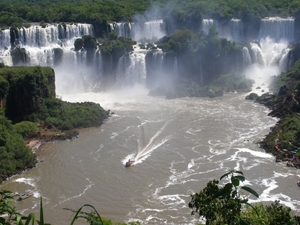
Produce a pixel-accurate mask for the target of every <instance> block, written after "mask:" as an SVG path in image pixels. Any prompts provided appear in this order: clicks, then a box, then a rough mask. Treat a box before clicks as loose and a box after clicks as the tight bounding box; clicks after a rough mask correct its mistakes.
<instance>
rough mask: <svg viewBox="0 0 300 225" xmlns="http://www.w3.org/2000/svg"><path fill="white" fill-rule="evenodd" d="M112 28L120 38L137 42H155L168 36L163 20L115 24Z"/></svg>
mask: <svg viewBox="0 0 300 225" xmlns="http://www.w3.org/2000/svg"><path fill="white" fill-rule="evenodd" d="M111 27H112V28H113V29H114V30H115V31H116V33H117V35H118V36H120V37H126V38H131V39H132V40H135V41H144V40H150V41H151V42H155V41H157V40H158V39H160V38H162V37H163V36H165V35H166V28H165V24H164V22H163V20H153V21H147V22H145V23H127V22H126V23H114V24H112V25H111Z"/></svg>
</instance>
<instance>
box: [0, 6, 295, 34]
mask: <svg viewBox="0 0 300 225" xmlns="http://www.w3.org/2000/svg"><path fill="white" fill-rule="evenodd" d="M135 15H140V16H138V17H134V16H135ZM141 15H143V16H141ZM269 16H280V17H287V16H294V17H297V16H298V17H299V16H300V2H299V1H298V0H289V1H288V0H284V1H282V0H265V1H264V0H247V1H245V0H235V1H226V0H216V1H209V0H197V1H196V0H189V1H180V0H173V1H167V0H155V1H153V0H152V1H150V0H121V1H115V0H110V1H105V0H64V1H52V0H51V1H50V0H3V1H1V3H0V27H1V28H2V29H3V28H6V27H21V26H27V25H29V23H31V22H37V23H41V24H43V23H60V22H69V23H90V24H93V25H94V26H95V30H96V33H97V34H98V35H99V36H102V35H105V34H106V33H107V28H108V27H109V26H108V23H109V22H112V21H116V22H120V21H125V22H134V20H136V19H137V20H139V21H140V20H145V21H146V20H153V19H157V18H165V19H166V20H167V21H169V22H172V23H175V24H176V26H177V28H178V29H182V28H187V29H191V28H192V27H195V26H199V24H201V21H202V19H203V18H213V19H217V20H221V21H228V20H230V19H231V18H240V19H242V20H244V21H252V22H253V23H257V21H258V20H260V19H261V18H264V17H269Z"/></svg>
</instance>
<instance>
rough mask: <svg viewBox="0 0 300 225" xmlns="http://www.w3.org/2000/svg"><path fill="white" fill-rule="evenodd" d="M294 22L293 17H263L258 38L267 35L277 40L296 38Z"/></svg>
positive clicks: (289, 40) (263, 37) (290, 40)
mask: <svg viewBox="0 0 300 225" xmlns="http://www.w3.org/2000/svg"><path fill="white" fill-rule="evenodd" d="M294 24H295V20H294V19H293V18H279V17H270V18H265V19H262V21H261V25H260V30H259V35H258V39H259V40H260V39H265V38H267V37H269V38H271V39H273V40H274V41H275V42H279V41H283V40H284V41H288V42H292V41H293V40H294Z"/></svg>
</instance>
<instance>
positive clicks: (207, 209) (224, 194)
mask: <svg viewBox="0 0 300 225" xmlns="http://www.w3.org/2000/svg"><path fill="white" fill-rule="evenodd" d="M227 177H228V179H229V182H228V183H227V184H225V185H224V186H223V187H220V186H219V185H218V184H219V181H218V180H212V181H209V182H208V184H207V186H206V187H205V188H204V189H203V190H202V191H200V192H199V193H195V194H193V195H191V197H192V200H191V202H190V203H189V208H191V209H192V215H194V214H195V213H197V214H198V215H199V216H200V217H204V218H205V219H206V224H207V225H212V224H228V225H230V224H232V225H233V224H238V223H239V224H243V223H244V224H247V222H246V221H245V220H244V219H243V218H242V217H241V210H242V206H243V205H245V204H246V205H250V204H249V203H248V198H246V197H245V196H242V195H241V194H240V193H239V192H240V190H245V191H247V192H249V193H251V194H253V195H254V196H255V197H258V194H257V193H256V192H255V191H254V190H253V189H251V188H250V187H247V186H240V182H243V181H244V180H245V177H244V176H243V173H242V172H241V171H236V170H232V171H230V172H228V173H226V174H224V175H223V176H221V178H220V180H222V179H223V178H227Z"/></svg>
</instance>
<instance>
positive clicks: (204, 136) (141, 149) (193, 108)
mask: <svg viewBox="0 0 300 225" xmlns="http://www.w3.org/2000/svg"><path fill="white" fill-rule="evenodd" d="M62 99H63V100H65V101H70V102H78V101H92V102H97V103H100V104H101V106H102V107H103V108H104V109H106V110H108V109H110V110H111V112H113V113H114V114H112V115H111V116H110V118H108V119H107V120H106V121H105V123H104V124H103V125H102V126H101V127H96V128H90V129H84V130H82V131H80V135H79V137H78V138H76V139H74V140H71V141H59V142H54V143H48V144H45V145H42V146H40V147H39V149H38V150H37V151H36V152H37V154H38V157H39V159H40V160H42V162H40V163H38V164H37V167H36V168H34V169H31V170H29V171H26V172H24V173H22V174H20V175H17V176H14V177H12V178H10V179H9V180H8V181H7V182H5V183H4V184H2V185H1V189H9V190H11V191H18V192H19V193H23V192H30V193H33V194H34V196H33V197H30V198H28V199H26V200H24V201H21V202H16V204H15V205H16V207H17V209H19V210H21V212H23V213H25V214H29V213H30V212H38V211H39V196H42V197H43V203H44V210H45V220H46V222H49V223H51V224H57V225H58V224H69V223H70V221H71V220H72V216H73V214H72V212H70V211H65V210H63V208H72V209H78V208H79V207H81V206H82V205H83V204H86V203H87V204H91V205H93V206H94V207H95V208H96V209H97V210H98V212H99V213H100V215H101V216H102V217H104V218H109V219H111V220H113V221H127V222H128V221H140V222H141V224H194V223H195V222H196V221H198V219H197V217H195V216H191V215H190V214H191V209H189V208H188V202H189V201H190V200H191V197H190V195H191V194H192V193H194V192H199V191H200V190H201V189H203V188H204V187H205V186H206V184H207V182H208V181H209V180H212V179H218V178H219V177H220V176H221V175H222V174H224V173H225V172H227V171H228V170H231V169H237V170H242V171H243V172H244V175H245V176H246V178H247V181H246V182H245V184H246V185H249V186H250V187H252V188H253V189H254V190H256V191H257V192H258V193H259V194H260V198H259V199H258V200H256V199H255V198H254V197H252V196H250V198H251V200H252V201H264V202H266V203H268V202H269V201H274V200H280V202H281V203H283V204H285V205H287V206H289V207H291V208H292V209H293V210H296V211H297V212H298V210H299V209H300V195H299V191H300V190H299V187H298V186H297V184H296V181H297V180H298V179H299V172H298V171H297V170H296V169H294V168H289V167H286V165H285V164H284V163H275V162H274V157H273V156H272V155H270V154H267V153H265V152H264V150H263V149H261V148H260V147H259V145H258V144H257V142H258V141H259V140H260V139H262V138H263V137H264V136H265V135H266V134H267V133H268V132H269V131H270V127H272V126H273V125H275V123H276V121H277V120H276V119H275V118H272V117H269V116H267V114H268V112H269V111H268V110H267V109H266V108H265V107H263V106H261V105H259V104H257V103H254V102H252V101H246V100H245V94H243V95H241V94H234V93H232V94H226V95H225V96H223V97H219V98H213V99H210V98H180V99H173V100H166V99H165V98H163V97H151V96H148V91H147V90H145V89H143V88H139V87H136V88H131V89H128V90H123V91H115V92H108V93H83V94H72V95H64V96H62ZM130 158H135V160H136V163H135V164H134V165H133V166H131V167H129V168H125V167H124V164H125V162H126V161H127V160H128V159H130ZM78 224H80V221H79V223H78ZM82 224H83V221H82Z"/></svg>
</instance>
